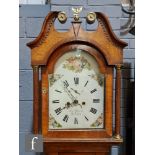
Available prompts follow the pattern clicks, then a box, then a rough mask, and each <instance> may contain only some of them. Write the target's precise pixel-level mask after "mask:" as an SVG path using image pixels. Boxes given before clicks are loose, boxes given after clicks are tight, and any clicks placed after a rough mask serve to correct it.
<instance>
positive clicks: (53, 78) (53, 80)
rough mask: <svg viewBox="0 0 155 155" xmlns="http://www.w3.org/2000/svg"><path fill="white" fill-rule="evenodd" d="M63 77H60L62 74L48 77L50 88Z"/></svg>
mask: <svg viewBox="0 0 155 155" xmlns="http://www.w3.org/2000/svg"><path fill="white" fill-rule="evenodd" d="M62 77H63V75H60V74H50V75H49V77H48V79H49V85H50V87H51V86H52V85H53V84H54V82H56V81H57V80H59V79H61V78H62Z"/></svg>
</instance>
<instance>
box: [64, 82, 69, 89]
mask: <svg viewBox="0 0 155 155" xmlns="http://www.w3.org/2000/svg"><path fill="white" fill-rule="evenodd" d="M63 83H64V86H65V87H66V88H67V87H68V86H69V84H68V82H67V81H66V80H65V81H64V82H63Z"/></svg>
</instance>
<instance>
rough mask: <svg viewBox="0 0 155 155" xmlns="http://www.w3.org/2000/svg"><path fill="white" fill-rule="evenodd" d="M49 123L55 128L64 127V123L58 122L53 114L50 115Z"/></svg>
mask: <svg viewBox="0 0 155 155" xmlns="http://www.w3.org/2000/svg"><path fill="white" fill-rule="evenodd" d="M49 125H52V126H53V128H61V127H62V125H61V124H60V123H58V122H57V121H56V120H55V118H54V117H53V116H52V115H51V114H50V115H49Z"/></svg>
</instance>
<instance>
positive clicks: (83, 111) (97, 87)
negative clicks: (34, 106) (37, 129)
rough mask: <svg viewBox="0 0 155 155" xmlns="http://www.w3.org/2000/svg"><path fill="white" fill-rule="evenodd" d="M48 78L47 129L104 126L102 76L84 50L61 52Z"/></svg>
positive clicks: (96, 65)
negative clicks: (62, 53)
mask: <svg viewBox="0 0 155 155" xmlns="http://www.w3.org/2000/svg"><path fill="white" fill-rule="evenodd" d="M48 81H49V129H93V128H94V129H95V128H99V129H100V128H101V129H102V128H104V75H103V74H101V73H100V72H99V66H98V63H97V62H96V60H95V59H94V57H92V56H91V55H90V54H89V53H88V52H85V51H83V50H79V49H76V50H74V51H69V52H67V53H65V54H64V55H62V56H61V57H60V58H59V59H58V61H57V63H56V64H55V68H54V73H53V74H49V75H48Z"/></svg>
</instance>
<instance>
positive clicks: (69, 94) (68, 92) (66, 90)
mask: <svg viewBox="0 0 155 155" xmlns="http://www.w3.org/2000/svg"><path fill="white" fill-rule="evenodd" d="M64 90H65V92H66V93H67V94H68V96H69V97H70V98H71V100H72V102H74V100H76V98H75V97H74V96H73V95H72V94H71V92H70V90H68V89H67V87H65V86H64Z"/></svg>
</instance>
